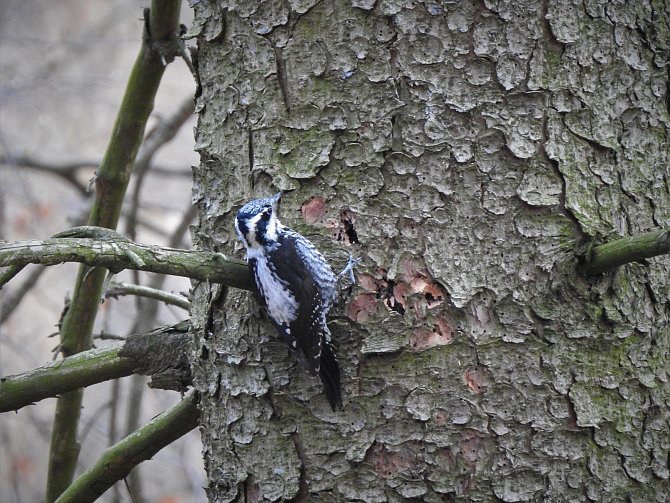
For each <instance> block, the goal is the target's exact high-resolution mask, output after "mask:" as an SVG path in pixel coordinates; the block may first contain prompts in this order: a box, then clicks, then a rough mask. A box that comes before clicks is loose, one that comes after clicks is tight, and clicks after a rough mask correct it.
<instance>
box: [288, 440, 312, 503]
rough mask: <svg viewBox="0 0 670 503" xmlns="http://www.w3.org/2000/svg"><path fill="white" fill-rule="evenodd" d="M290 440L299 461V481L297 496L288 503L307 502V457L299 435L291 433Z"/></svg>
mask: <svg viewBox="0 0 670 503" xmlns="http://www.w3.org/2000/svg"><path fill="white" fill-rule="evenodd" d="M291 440H293V445H294V446H295V453H296V455H297V456H298V459H299V460H300V480H299V482H298V494H296V495H295V497H294V498H293V499H291V500H289V501H291V502H293V503H301V502H303V501H307V496H309V484H308V483H307V457H306V456H305V449H304V447H303V445H302V439H301V438H300V433H298V432H295V433H292V434H291Z"/></svg>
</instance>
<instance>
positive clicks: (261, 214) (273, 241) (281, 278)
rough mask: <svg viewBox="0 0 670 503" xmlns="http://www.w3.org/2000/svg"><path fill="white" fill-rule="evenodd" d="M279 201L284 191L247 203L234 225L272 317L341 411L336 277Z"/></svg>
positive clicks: (332, 402) (329, 398)
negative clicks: (331, 319) (334, 332)
mask: <svg viewBox="0 0 670 503" xmlns="http://www.w3.org/2000/svg"><path fill="white" fill-rule="evenodd" d="M280 200H281V192H279V193H277V194H275V195H273V196H271V197H266V198H262V199H254V200H252V201H249V202H247V203H246V204H244V205H243V206H242V207H241V208H240V209H239V211H238V212H237V215H236V217H235V230H236V232H237V235H238V237H239V239H240V241H242V244H243V245H244V247H245V248H246V252H247V254H246V255H247V264H248V266H249V270H250V272H251V274H252V276H253V279H254V284H255V287H256V292H257V294H258V297H259V298H260V300H261V303H262V304H263V306H264V307H265V310H266V312H267V314H268V318H269V319H270V321H271V322H272V323H273V325H274V326H275V327H276V329H277V331H278V332H279V335H280V339H281V340H282V341H283V342H284V343H285V344H286V345H287V346H288V349H289V351H290V352H291V353H292V354H293V355H294V357H295V358H296V359H297V360H298V363H299V364H300V366H301V367H302V368H304V369H305V370H307V372H309V374H311V375H312V376H316V375H318V376H319V377H320V378H321V381H322V383H323V387H324V392H325V395H326V398H327V400H328V403H329V404H330V406H331V408H332V409H333V411H336V410H337V409H341V408H342V385H341V381H340V365H339V363H338V361H337V356H336V354H335V349H334V347H333V344H332V341H331V335H330V330H329V329H328V325H327V323H326V316H327V314H328V311H329V310H330V308H331V307H332V305H333V301H334V299H335V295H336V291H337V276H335V274H334V273H333V270H332V269H331V267H330V265H329V264H328V262H327V261H326V259H325V258H324V256H323V255H322V254H321V253H320V252H319V250H317V248H316V247H315V246H314V245H313V244H312V243H311V242H310V241H309V240H308V239H307V238H305V237H304V236H302V235H301V234H299V233H298V232H295V231H294V230H292V229H290V228H289V227H286V226H284V225H282V223H281V222H280V221H279V218H278V215H277V210H278V207H279V202H280ZM350 262H351V260H350ZM347 267H349V266H347Z"/></svg>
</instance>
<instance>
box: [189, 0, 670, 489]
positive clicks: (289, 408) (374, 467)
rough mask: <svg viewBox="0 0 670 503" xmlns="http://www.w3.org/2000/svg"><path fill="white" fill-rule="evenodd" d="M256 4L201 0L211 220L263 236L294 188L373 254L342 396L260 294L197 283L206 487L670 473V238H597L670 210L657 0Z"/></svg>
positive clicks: (226, 234) (545, 481)
mask: <svg viewBox="0 0 670 503" xmlns="http://www.w3.org/2000/svg"><path fill="white" fill-rule="evenodd" d="M245 5H246V6H242V4H240V5H237V4H236V3H233V2H219V3H215V2H198V3H197V4H196V5H195V12H196V22H195V27H196V28H195V29H194V35H196V36H198V46H199V58H198V60H199V73H200V79H201V82H202V89H203V92H202V95H201V96H200V98H199V107H198V108H199V109H200V117H199V125H198V131H197V145H198V149H199V152H200V154H201V157H202V162H201V165H200V166H199V167H198V168H196V169H195V171H194V180H195V182H194V183H195V187H196V188H195V189H194V201H195V203H196V204H197V205H198V207H199V209H200V224H199V227H198V229H197V232H196V233H195V242H196V245H197V246H199V247H202V248H205V249H213V250H221V251H224V252H225V253H227V254H229V255H232V254H235V253H237V254H238V256H240V257H241V255H242V252H241V247H240V246H239V245H237V244H236V243H235V236H234V232H233V228H232V220H233V216H234V212H235V210H236V209H237V208H238V207H239V205H240V204H241V203H242V202H244V201H245V200H248V199H250V198H252V197H257V196H264V195H268V194H270V193H272V191H276V190H282V191H284V198H283V201H282V208H281V210H280V211H281V216H282V219H283V221H284V222H285V223H286V224H288V225H290V226H293V227H295V228H296V229H298V230H300V232H302V233H304V234H306V235H307V236H308V237H309V238H310V239H311V240H312V241H313V242H314V243H315V244H316V245H317V246H318V247H319V249H321V250H322V251H323V252H324V253H325V255H326V256H327V257H328V259H329V260H330V261H331V263H333V264H334V268H335V269H337V268H338V267H339V266H340V265H343V264H344V263H345V262H346V257H347V255H348V254H349V253H353V254H354V255H360V256H362V257H363V258H364V260H363V262H362V263H361V264H360V265H359V267H358V270H357V276H358V284H357V285H356V286H355V287H354V288H353V290H352V291H351V293H350V295H349V296H347V295H346V294H345V295H344V296H343V300H342V302H341V303H340V304H339V305H338V306H336V308H335V309H334V312H333V314H334V315H335V317H336V319H335V320H334V321H333V322H332V323H331V330H332V332H333V337H334V339H335V342H336V344H337V345H338V354H339V355H340V361H341V364H342V367H343V383H344V394H345V397H346V398H345V409H344V411H343V412H339V413H333V412H331V411H330V409H329V408H328V406H327V402H326V401H325V399H324V398H323V396H322V394H321V389H320V383H318V382H317V381H316V380H314V379H311V378H309V376H307V375H305V374H304V373H303V372H302V371H301V370H300V369H299V368H297V366H296V364H295V362H294V361H293V360H292V359H291V358H290V357H289V356H288V354H287V351H286V349H285V348H283V347H282V346H281V345H280V344H279V342H278V341H277V340H276V339H275V336H274V332H273V329H272V327H271V326H270V325H269V324H268V323H267V322H266V321H264V319H263V316H262V313H260V311H259V308H258V304H257V302H256V301H255V299H254V298H253V296H250V295H248V294H246V293H241V292H239V291H236V290H233V289H229V290H221V289H218V288H216V289H215V288H214V287H212V286H210V285H207V284H205V283H201V284H199V285H197V286H196V288H195V295H194V300H193V306H194V307H193V318H194V320H193V323H194V326H195V327H196V329H197V330H196V331H197V332H198V336H197V340H196V348H197V350H196V352H195V353H194V355H193V360H192V367H193V376H194V382H195V385H196V387H197V389H198V390H199V391H200V392H201V393H202V397H203V398H202V402H201V407H202V411H203V424H202V428H201V432H202V436H203V446H204V447H203V448H204V456H205V460H206V463H207V470H208V476H209V480H210V486H209V489H208V490H209V496H210V499H211V500H212V501H235V500H241V499H242V498H244V497H245V495H246V497H247V498H248V499H250V500H262V499H266V500H272V501H275V500H279V499H290V498H297V499H298V500H300V499H301V498H302V499H304V498H305V494H307V493H308V494H309V496H308V498H309V499H310V500H312V499H314V500H323V501H349V500H352V501H353V500H364V501H402V500H404V499H407V498H418V499H421V500H425V501H440V500H442V498H453V499H455V500H472V501H480V500H490V499H493V498H498V499H500V500H502V501H528V500H537V501H539V500H544V501H564V500H570V501H585V500H587V499H600V498H603V497H605V498H607V499H609V500H612V501H622V500H625V499H626V498H630V499H632V500H637V501H664V500H665V498H667V497H668V489H667V487H668V479H669V478H670V474H669V472H668V467H667V456H668V439H669V438H670V430H669V428H668V408H667V403H668V399H669V397H670V387H669V384H668V382H669V381H668V377H669V376H668V373H667V368H668V360H667V354H668V349H669V348H668V346H669V344H670V330H669V329H668V326H669V323H668V321H669V320H668V318H669V314H668V313H669V304H668V297H669V292H670V282H669V281H668V277H670V274H669V273H670V271H669V269H670V264H669V263H668V260H667V257H666V258H655V259H651V260H650V261H649V263H648V264H631V265H626V266H623V267H621V268H619V269H618V270H616V271H614V272H610V273H607V274H605V275H601V276H599V277H597V278H585V277H582V276H580V275H579V274H578V273H577V270H576V265H577V259H576V256H575V250H576V249H577V248H578V245H581V244H582V242H583V241H585V240H588V239H596V240H599V241H602V240H605V239H609V238H613V237H616V236H621V235H629V234H635V233H640V232H645V231H650V230H654V229H656V228H661V227H667V226H668V223H669V222H670V214H669V213H668V209H669V208H670V194H669V189H668V185H669V180H668V171H667V165H668V150H667V145H668V128H669V127H670V118H669V116H668V109H667V106H666V103H667V89H668V74H667V65H668V58H667V54H669V53H670V51H668V37H667V24H668V13H667V11H666V10H664V9H663V7H662V5H661V3H660V2H649V3H640V2H626V3H606V4H602V3H594V2H577V3H574V2H567V1H559V2H539V3H538V2H522V3H518V2H507V1H503V2H492V1H487V0H485V1H484V2H455V3H444V4H440V3H429V2H427V3H421V2H404V1H394V0H384V1H381V2H366V1H357V2H353V6H352V4H351V3H347V2H344V1H340V0H329V1H323V2H293V1H292V2H288V3H286V2H273V1H268V2H262V3H249V4H245ZM664 27H665V28H664ZM664 29H665V30H666V32H663V30H664ZM352 229H353V231H355V232H352Z"/></svg>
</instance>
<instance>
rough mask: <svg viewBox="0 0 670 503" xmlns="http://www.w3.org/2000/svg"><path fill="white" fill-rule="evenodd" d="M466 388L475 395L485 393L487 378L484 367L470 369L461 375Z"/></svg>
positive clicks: (487, 383)
mask: <svg viewBox="0 0 670 503" xmlns="http://www.w3.org/2000/svg"><path fill="white" fill-rule="evenodd" d="M463 381H464V382H465V384H466V386H467V387H468V388H469V389H470V391H472V392H473V393H475V394H477V395H481V394H482V393H485V392H486V389H487V388H488V385H489V376H488V373H487V372H486V369H485V368H484V367H471V368H469V369H467V370H466V371H465V373H464V374H463Z"/></svg>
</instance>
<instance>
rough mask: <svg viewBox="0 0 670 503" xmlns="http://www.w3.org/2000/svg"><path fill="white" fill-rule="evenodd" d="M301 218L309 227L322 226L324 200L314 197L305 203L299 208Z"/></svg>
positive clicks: (324, 214)
mask: <svg viewBox="0 0 670 503" xmlns="http://www.w3.org/2000/svg"><path fill="white" fill-rule="evenodd" d="M300 211H301V213H302V218H303V220H304V221H305V223H307V224H309V225H315V224H323V223H324V222H325V219H326V212H327V211H328V209H327V207H326V200H325V199H324V198H323V197H320V196H315V197H311V198H310V199H308V200H307V201H305V202H304V203H303V204H302V206H301V207H300Z"/></svg>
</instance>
